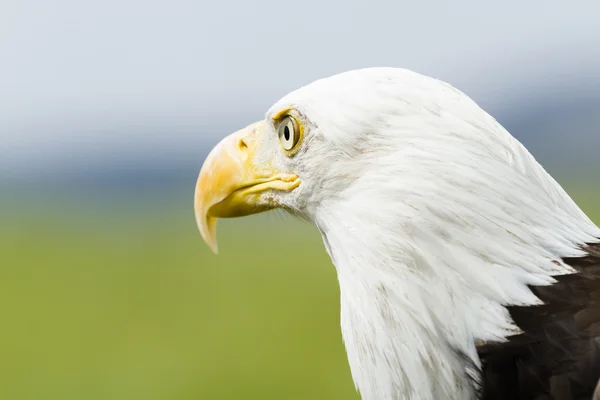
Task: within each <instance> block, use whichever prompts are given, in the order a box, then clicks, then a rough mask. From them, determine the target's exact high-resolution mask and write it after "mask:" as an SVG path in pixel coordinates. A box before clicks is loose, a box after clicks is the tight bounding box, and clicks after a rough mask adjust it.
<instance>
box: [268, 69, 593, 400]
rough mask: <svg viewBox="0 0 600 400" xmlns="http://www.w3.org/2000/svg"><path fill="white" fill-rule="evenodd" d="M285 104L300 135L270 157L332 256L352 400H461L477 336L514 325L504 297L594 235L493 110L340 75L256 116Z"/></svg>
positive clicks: (519, 298)
mask: <svg viewBox="0 0 600 400" xmlns="http://www.w3.org/2000/svg"><path fill="white" fill-rule="evenodd" d="M287 107H293V108H294V109H295V110H297V112H298V116H299V118H301V120H302V122H303V124H304V125H305V127H306V138H305V140H304V143H303V145H302V149H301V151H300V152H299V153H298V154H297V155H296V156H295V157H293V158H291V159H290V158H287V157H286V156H285V155H284V154H283V153H282V152H279V153H280V154H279V156H278V159H277V160H276V163H278V165H279V167H280V168H282V169H284V170H285V169H287V170H290V171H294V172H295V173H298V175H299V176H300V177H301V179H302V185H301V186H300V187H299V188H298V189H297V190H296V191H294V193H291V194H285V195H282V196H283V197H282V198H281V199H280V201H281V202H282V203H283V204H285V205H286V206H287V208H288V209H290V210H291V211H292V212H294V213H296V214H299V215H301V216H303V217H304V218H306V219H308V220H310V221H312V222H314V223H315V224H316V226H317V227H318V228H319V230H320V232H321V233H322V236H323V240H324V242H325V245H326V247H327V250H328V252H329V254H330V256H331V259H332V261H333V263H334V264H335V267H336V269H337V273H338V278H339V283H340V290H341V321H342V323H341V325H342V334H343V338H344V342H345V345H346V349H347V353H348V360H349V363H350V367H351V371H352V376H353V378H354V382H355V384H356V387H357V389H358V390H359V391H360V392H361V395H362V398H363V399H365V400H397V399H442V398H443V399H461V400H462V399H472V398H475V390H474V388H473V386H472V384H471V382H472V380H470V379H469V378H470V377H472V378H475V379H477V373H478V372H477V370H476V369H477V368H478V367H479V366H480V361H479V359H478V356H477V352H476V347H475V343H476V342H478V341H503V340H505V338H506V337H508V336H510V335H513V334H515V333H518V332H519V328H518V327H517V326H515V324H514V323H513V321H511V319H510V316H509V313H508V311H507V309H506V308H505V306H506V305H533V304H538V303H539V302H540V301H539V300H538V299H537V298H536V297H535V296H534V295H533V293H532V292H531V291H530V289H529V288H528V286H527V285H548V284H552V283H553V282H554V278H552V277H553V276H555V275H560V274H568V273H572V272H573V270H572V269H571V268H570V267H569V266H567V265H565V264H563V263H562V262H560V258H561V257H565V256H577V255H582V252H581V251H580V250H578V247H579V246H580V245H582V244H584V243H586V242H588V243H589V242H593V241H596V240H597V239H596V238H598V237H600V229H598V228H597V227H596V226H595V225H594V224H593V223H592V222H591V221H590V220H589V218H587V217H586V216H585V214H584V213H583V212H582V211H581V210H580V209H579V207H577V205H576V204H575V203H574V202H573V201H572V200H571V198H570V197H569V196H568V195H567V194H566V193H565V191H564V190H563V189H562V188H561V187H560V186H559V185H558V184H557V183H556V182H555V181H554V180H553V179H552V178H551V177H550V176H549V175H548V174H547V173H546V172H545V171H544V169H543V168H542V167H541V166H540V165H539V164H538V163H537V162H536V161H535V159H534V158H533V157H532V156H531V155H530V154H529V152H528V151H527V150H526V149H525V148H524V147H523V146H522V145H521V144H520V143H519V142H518V141H517V140H516V139H514V138H513V137H512V136H511V135H510V134H509V133H508V132H507V131H506V130H505V129H504V128H503V127H502V126H500V124H498V123H497V122H496V120H494V119H493V118H492V117H491V116H489V115H488V114H487V113H486V112H484V111H483V110H482V109H481V108H479V107H478V106H477V105H476V104H475V103H474V102H473V101H472V100H471V99H469V98H468V97H467V96H466V95H464V94H463V93H461V92H459V91H458V90H456V89H454V88H453V87H451V86H449V85H448V84H445V83H443V82H440V81H438V80H435V79H431V78H428V77H425V76H421V75H418V74H416V73H413V72H410V71H407V70H402V69H393V68H373V69H366V70H357V71H351V72H347V73H343V74H339V75H336V76H333V77H330V78H327V79H323V80H319V81H316V82H314V83H312V84H310V85H308V86H306V87H303V88H301V89H299V90H297V91H295V92H293V93H291V94H289V95H288V96H286V97H284V98H283V99H282V100H280V101H279V102H278V103H277V104H275V105H274V106H273V107H272V108H271V110H270V111H269V113H268V115H267V117H270V115H272V114H273V113H275V112H277V111H279V110H281V109H282V108H287ZM269 120H270V119H269V118H267V121H269ZM272 136H273V135H272ZM275 136H276V135H275ZM269 140H270V139H269ZM273 141H274V139H273ZM265 149H267V150H266V151H272V150H273V149H274V147H273V143H269V142H268V140H267V143H265ZM268 149H270V150H268Z"/></svg>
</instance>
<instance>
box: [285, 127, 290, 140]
mask: <svg viewBox="0 0 600 400" xmlns="http://www.w3.org/2000/svg"><path fill="white" fill-rule="evenodd" d="M283 137H284V138H285V140H290V128H289V127H288V126H287V125H286V126H285V128H283Z"/></svg>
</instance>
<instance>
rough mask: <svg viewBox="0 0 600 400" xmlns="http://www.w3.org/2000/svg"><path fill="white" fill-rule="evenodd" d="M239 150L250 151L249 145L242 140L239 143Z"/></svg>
mask: <svg viewBox="0 0 600 400" xmlns="http://www.w3.org/2000/svg"><path fill="white" fill-rule="evenodd" d="M238 149H240V150H241V151H244V152H245V151H248V144H247V143H246V141H245V140H244V139H240V140H239V141H238Z"/></svg>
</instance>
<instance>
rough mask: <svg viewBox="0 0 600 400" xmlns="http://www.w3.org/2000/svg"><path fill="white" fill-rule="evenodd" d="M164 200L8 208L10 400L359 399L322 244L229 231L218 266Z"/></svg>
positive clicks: (5, 282) (2, 371)
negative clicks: (342, 339) (344, 344)
mask: <svg viewBox="0 0 600 400" xmlns="http://www.w3.org/2000/svg"><path fill="white" fill-rule="evenodd" d="M570 189H571V190H570V192H571V194H572V195H573V197H574V198H575V199H576V201H577V202H578V203H579V204H580V205H581V206H582V207H583V209H584V210H585V211H586V212H588V214H589V215H590V216H591V217H592V218H593V219H595V221H600V205H599V204H598V199H600V197H599V196H598V195H597V194H598V191H597V190H590V189H589V188H585V187H583V188H581V187H578V185H572V186H571V187H570ZM5 193H8V192H7V191H6V190H5ZM164 197H167V198H168V197H169V195H168V194H167V195H166V196H163V200H161V201H157V200H155V199H153V198H152V197H151V196H148V195H146V196H139V197H132V198H129V199H125V200H123V199H121V200H119V199H116V200H115V199H113V198H111V197H110V196H109V197H107V198H106V199H105V200H103V201H97V200H96V202H92V201H89V199H88V200H86V199H83V198H80V199H77V198H75V199H73V198H70V199H69V200H68V201H67V200H65V199H60V196H59V197H57V199H58V200H55V201H54V202H51V201H47V198H46V197H44V198H43V201H42V200H39V199H38V200H37V201H29V202H27V201H24V200H23V199H21V198H19V196H13V197H12V198H13V200H16V201H10V202H6V203H5V204H4V205H3V207H2V212H1V213H0V216H1V219H0V222H1V224H0V257H1V258H0V318H1V319H2V324H1V326H0V399H11V400H13V399H63V400H75V399H77V400H84V399H85V400H96V399H111V400H120V399H123V400H125V399H127V400H132V399H145V400H150V399H169V400H177V399H181V400H183V399H215V400H218V399H222V400H226V399H227V400H229V399H280V400H281V399H294V400H295V399H298V400H300V399H330V400H334V399H347V400H350V399H358V396H357V395H356V393H355V390H354V386H353V383H352V379H351V376H350V371H349V367H348V365H347V361H346V356H345V352H344V348H343V344H342V341H341V334H340V329H339V297H338V296H339V290H338V284H337V280H336V274H335V269H334V268H333V266H332V265H331V263H330V261H329V258H328V256H327V254H326V253H325V250H324V248H323V246H322V244H321V239H320V237H319V235H318V233H317V232H316V231H315V230H314V229H313V228H312V227H310V226H309V225H308V224H306V223H302V222H299V221H296V220H293V219H291V218H289V217H281V216H280V214H273V213H270V214H266V215H262V216H255V217H248V218H245V219H240V220H224V221H221V223H220V226H219V246H220V254H219V256H214V255H212V254H211V253H210V252H209V251H208V248H207V247H206V246H205V245H204V243H203V242H202V241H201V238H200V235H199V233H198V232H197V229H196V226H195V222H194V220H193V212H192V210H191V199H190V198H187V197H186V198H185V199H184V200H182V201H178V200H177V201H165V200H164ZM180 197H181V196H179V194H178V198H180ZM63 200H64V201H63Z"/></svg>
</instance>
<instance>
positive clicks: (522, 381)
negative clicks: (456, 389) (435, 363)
mask: <svg viewBox="0 0 600 400" xmlns="http://www.w3.org/2000/svg"><path fill="white" fill-rule="evenodd" d="M582 250H583V251H584V252H585V253H586V255H585V256H583V257H578V258H574V257H570V258H565V259H563V261H564V262H565V263H566V264H568V265H571V266H572V267H573V268H575V269H576V270H577V271H578V272H577V273H576V274H572V275H563V276H559V277H557V282H556V283H555V284H553V285H551V286H543V287H532V288H531V289H532V291H533V293H535V295H536V296H537V297H538V298H539V299H541V300H542V301H543V303H544V304H543V305H539V306H533V307H518V306H517V307H514V306H513V307H508V309H509V311H510V314H511V316H512V318H513V320H514V321H515V323H516V324H517V325H518V326H519V327H520V328H521V329H522V330H523V331H524V333H522V334H520V335H517V336H513V337H511V338H510V339H509V340H508V342H505V343H489V344H485V345H482V346H479V348H478V351H479V355H480V357H481V358H482V360H483V375H482V376H483V393H482V398H483V399H486V400H487V399H489V400H495V399H548V400H550V399H554V400H562V399H564V400H583V399H586V400H587V399H591V398H592V396H593V393H594V389H595V388H596V385H597V384H598V380H599V379H600V244H590V245H588V246H585V247H584V248H583V249H582Z"/></svg>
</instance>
